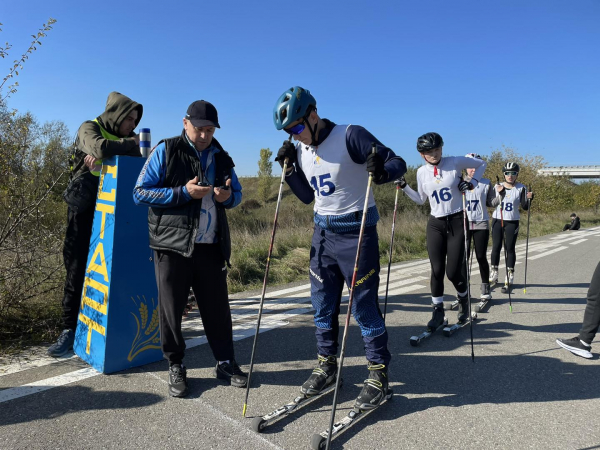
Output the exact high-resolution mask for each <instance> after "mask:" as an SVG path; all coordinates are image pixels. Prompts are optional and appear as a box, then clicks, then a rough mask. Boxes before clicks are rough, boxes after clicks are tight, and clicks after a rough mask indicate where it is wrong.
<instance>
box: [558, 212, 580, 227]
mask: <svg viewBox="0 0 600 450" xmlns="http://www.w3.org/2000/svg"><path fill="white" fill-rule="evenodd" d="M580 228H581V221H580V220H579V217H577V214H575V213H573V214H571V223H566V224H565V226H564V227H563V229H562V230H563V231H567V230H569V231H571V230H579V229H580Z"/></svg>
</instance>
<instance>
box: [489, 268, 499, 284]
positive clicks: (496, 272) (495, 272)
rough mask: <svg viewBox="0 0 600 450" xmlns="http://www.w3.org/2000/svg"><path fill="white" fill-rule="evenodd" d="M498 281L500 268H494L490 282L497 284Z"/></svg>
mask: <svg viewBox="0 0 600 450" xmlns="http://www.w3.org/2000/svg"><path fill="white" fill-rule="evenodd" d="M497 282H498V270H494V269H492V271H491V273H490V284H496V283H497Z"/></svg>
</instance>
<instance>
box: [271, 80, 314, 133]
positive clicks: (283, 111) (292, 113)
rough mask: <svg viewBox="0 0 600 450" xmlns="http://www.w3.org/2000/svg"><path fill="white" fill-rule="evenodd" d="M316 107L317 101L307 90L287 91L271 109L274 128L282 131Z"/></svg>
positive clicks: (295, 89)
mask: <svg viewBox="0 0 600 450" xmlns="http://www.w3.org/2000/svg"><path fill="white" fill-rule="evenodd" d="M316 106H317V101H316V100H315V98H314V97H313V96H312V95H311V93H310V91H308V90H307V89H303V88H301V87H300V86H294V87H293V88H290V89H288V90H287V91H285V92H284V93H283V94H281V96H280V97H279V99H278V100H277V103H275V107H274V108H273V122H274V123H275V128H277V129H278V130H283V129H284V128H287V127H289V126H290V125H291V124H292V123H294V122H296V121H297V120H300V119H302V118H304V117H305V116H306V115H307V113H310V111H312V109H314V108H316Z"/></svg>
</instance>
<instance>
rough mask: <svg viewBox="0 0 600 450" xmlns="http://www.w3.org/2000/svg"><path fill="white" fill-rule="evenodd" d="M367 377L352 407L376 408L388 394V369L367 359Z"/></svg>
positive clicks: (362, 408)
mask: <svg viewBox="0 0 600 450" xmlns="http://www.w3.org/2000/svg"><path fill="white" fill-rule="evenodd" d="M368 368H369V378H367V379H366V380H365V384H364V386H363V388H362V391H360V394H359V395H358V397H357V398H356V402H355V403H354V408H356V409H360V410H361V411H366V410H370V409H375V408H377V407H378V406H379V405H380V404H381V402H382V401H383V400H384V399H385V398H386V396H387V394H388V369H387V367H386V366H385V365H383V364H375V363H372V362H371V361H369V364H368Z"/></svg>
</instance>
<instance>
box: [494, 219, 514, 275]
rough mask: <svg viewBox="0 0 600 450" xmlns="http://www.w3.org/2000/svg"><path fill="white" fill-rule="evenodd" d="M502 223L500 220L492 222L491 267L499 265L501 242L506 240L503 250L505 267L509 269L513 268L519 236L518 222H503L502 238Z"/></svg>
mask: <svg viewBox="0 0 600 450" xmlns="http://www.w3.org/2000/svg"><path fill="white" fill-rule="evenodd" d="M502 231H503V230H502V223H501V221H500V219H493V220H492V266H497V265H498V264H500V251H501V250H502V240H503V239H506V242H505V243H504V248H505V249H506V266H507V267H508V268H509V269H514V268H515V262H516V261H517V255H516V254H515V245H516V244H517V237H518V236H519V221H518V220H505V221H504V237H503V236H502Z"/></svg>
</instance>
